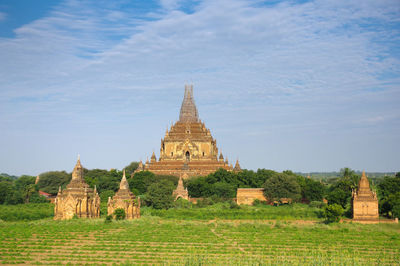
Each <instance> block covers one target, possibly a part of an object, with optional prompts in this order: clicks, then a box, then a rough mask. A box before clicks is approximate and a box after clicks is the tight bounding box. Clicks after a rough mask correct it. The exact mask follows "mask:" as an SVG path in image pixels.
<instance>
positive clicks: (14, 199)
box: [0, 162, 400, 217]
mask: <svg viewBox="0 0 400 266" xmlns="http://www.w3.org/2000/svg"><path fill="white" fill-rule="evenodd" d="M137 167H138V163H137V162H132V163H131V164H129V165H128V166H126V167H125V169H126V175H127V178H128V182H129V186H130V188H131V190H132V192H133V193H134V194H135V195H137V196H140V197H141V199H142V203H143V204H144V205H147V206H151V207H153V208H157V209H167V208H171V207H173V206H174V202H173V198H172V191H173V190H174V189H175V188H176V185H177V183H178V178H177V177H175V176H157V175H155V174H153V173H151V172H148V171H142V172H138V173H136V174H135V175H133V176H131V175H132V173H133V172H134V171H135V170H136V168H137ZM360 177H361V176H360V174H357V173H356V172H355V171H353V170H351V169H349V168H343V169H341V171H340V174H339V177H337V178H335V179H334V180H330V182H329V183H327V182H322V181H318V180H314V179H312V178H306V177H304V176H302V175H300V174H296V173H293V172H292V171H283V172H276V171H273V170H267V169H258V170H257V171H252V170H246V169H244V170H242V171H240V172H229V171H226V170H224V169H219V170H217V171H216V172H214V173H212V174H209V175H207V176H204V177H192V178H189V179H187V180H185V181H184V185H185V187H187V188H188V191H189V196H190V197H193V198H202V199H203V200H202V201H201V202H200V205H201V204H212V202H219V201H227V200H229V201H231V200H232V199H233V198H235V197H236V191H237V189H238V188H264V194H265V196H266V198H267V199H268V200H269V201H275V202H279V201H280V200H281V199H282V198H290V199H291V200H292V201H293V202H303V203H311V204H314V205H316V206H321V205H322V201H323V199H325V200H326V201H327V202H328V205H333V204H336V205H335V206H339V207H340V208H341V209H342V210H343V212H344V214H345V215H346V216H348V217H351V215H352V202H351V196H352V190H353V189H357V186H358V182H359V179H360ZM84 178H85V181H86V182H87V183H88V184H89V185H90V186H91V187H94V186H96V188H97V190H98V192H99V194H100V198H101V200H102V202H106V201H107V199H108V197H112V196H113V195H114V194H115V192H116V191H117V190H118V188H119V183H120V181H121V178H122V171H119V170H116V169H112V170H102V169H92V170H88V169H84ZM35 179H36V177H33V176H21V177H19V178H17V179H13V178H11V177H7V176H0V204H19V203H28V202H34V203H36V202H44V201H45V199H44V197H41V196H39V194H38V193H37V192H38V191H39V190H41V191H44V192H47V193H50V194H53V195H55V194H57V191H58V188H59V187H60V186H61V187H62V188H63V189H64V188H65V186H66V185H67V184H68V183H69V182H70V180H71V173H67V172H65V171H51V172H46V173H43V174H41V175H40V179H39V182H38V184H36V185H35ZM375 180H376V182H374V183H371V187H372V188H373V189H374V190H376V191H377V193H378V198H379V211H380V214H381V215H383V216H386V217H399V216H400V173H397V174H396V175H393V176H385V177H383V178H379V179H375ZM335 208H337V207H335Z"/></svg>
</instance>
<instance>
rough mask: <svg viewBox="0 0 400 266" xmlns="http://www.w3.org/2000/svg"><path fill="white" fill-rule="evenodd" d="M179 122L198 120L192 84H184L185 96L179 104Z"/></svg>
mask: <svg viewBox="0 0 400 266" xmlns="http://www.w3.org/2000/svg"><path fill="white" fill-rule="evenodd" d="M179 122H182V123H187V122H199V114H198V112H197V108H196V104H195V103H194V98H193V85H185V96H184V98H183V101H182V105H181V112H180V114H179Z"/></svg>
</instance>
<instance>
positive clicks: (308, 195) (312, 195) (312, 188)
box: [302, 178, 325, 202]
mask: <svg viewBox="0 0 400 266" xmlns="http://www.w3.org/2000/svg"><path fill="white" fill-rule="evenodd" d="M324 194H325V186H324V185H323V184H321V183H320V182H318V181H315V180H313V179H311V178H306V179H305V186H304V187H303V188H302V196H303V198H304V199H307V200H308V201H310V202H311V201H322V199H323V197H324Z"/></svg>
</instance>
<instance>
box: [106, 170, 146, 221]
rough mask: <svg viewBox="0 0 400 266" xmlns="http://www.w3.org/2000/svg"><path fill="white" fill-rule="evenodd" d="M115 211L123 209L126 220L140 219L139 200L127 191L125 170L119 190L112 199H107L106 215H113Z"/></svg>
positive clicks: (127, 184)
mask: <svg viewBox="0 0 400 266" xmlns="http://www.w3.org/2000/svg"><path fill="white" fill-rule="evenodd" d="M116 209H124V211H125V215H126V219H136V218H140V198H137V199H136V196H135V195H134V194H133V193H132V191H131V190H130V189H129V183H128V180H126V176H125V169H124V172H123V176H122V179H121V183H120V184H119V190H118V191H117V193H116V194H115V195H114V197H112V199H111V197H108V203H107V214H108V215H113V213H114V211H115V210H116Z"/></svg>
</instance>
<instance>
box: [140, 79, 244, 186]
mask: <svg viewBox="0 0 400 266" xmlns="http://www.w3.org/2000/svg"><path fill="white" fill-rule="evenodd" d="M218 155H219V152H218V148H217V141H216V140H215V139H214V138H213V137H212V136H211V133H210V130H209V129H208V128H206V126H205V124H204V123H203V122H202V121H201V120H200V119H199V114H198V111H197V107H196V104H195V101H194V97H193V85H185V93H184V97H183V101H182V105H181V109H180V113H179V120H178V121H177V122H176V123H175V124H173V125H172V126H171V128H170V129H168V128H167V130H166V132H165V135H164V138H163V139H161V147H160V157H159V159H158V161H157V160H156V156H155V154H154V153H153V154H152V156H151V161H150V162H149V161H147V162H146V164H145V165H144V166H143V167H141V168H138V170H136V172H138V171H142V170H148V171H151V172H153V173H155V174H158V175H175V176H178V177H181V176H182V177H183V176H185V177H190V176H200V175H208V174H210V173H213V172H215V171H216V170H218V169H219V168H223V169H226V170H228V171H233V167H232V165H230V164H229V162H227V161H225V162H224V160H223V156H222V154H221V157H220V159H218ZM221 158H222V159H221ZM237 164H238V163H237ZM184 174H185V175H184ZM185 177H183V178H185Z"/></svg>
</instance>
